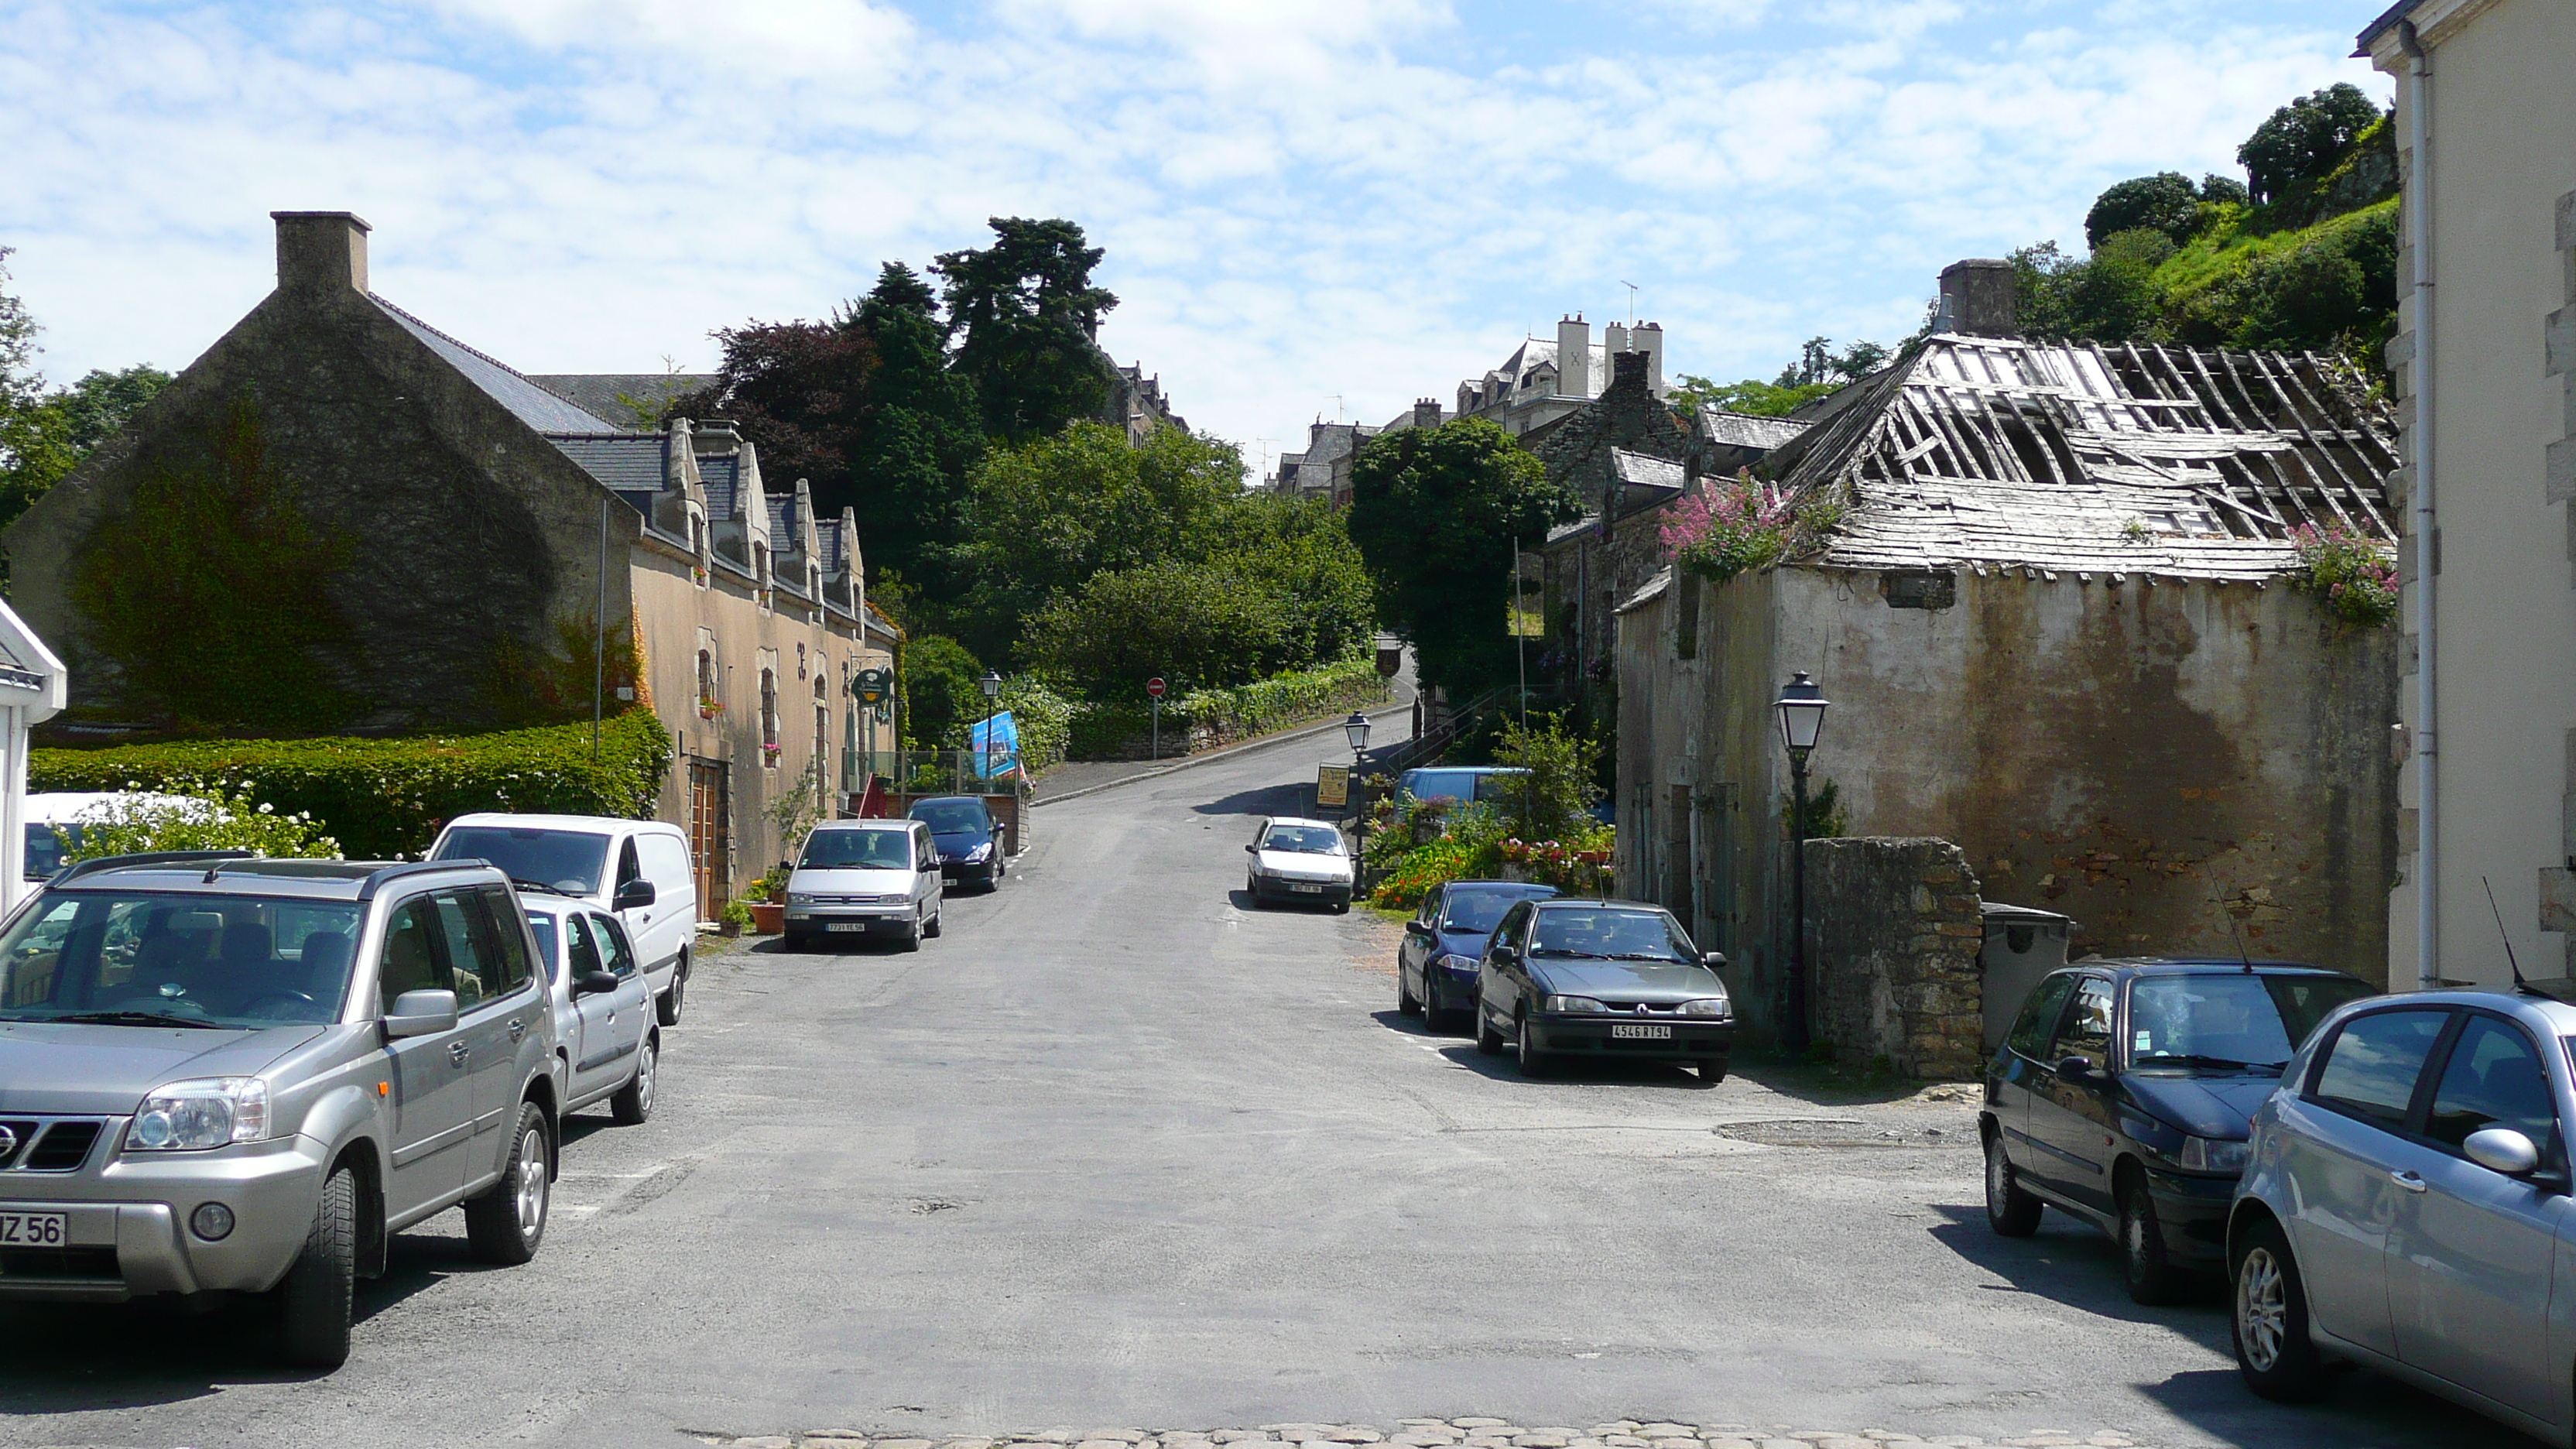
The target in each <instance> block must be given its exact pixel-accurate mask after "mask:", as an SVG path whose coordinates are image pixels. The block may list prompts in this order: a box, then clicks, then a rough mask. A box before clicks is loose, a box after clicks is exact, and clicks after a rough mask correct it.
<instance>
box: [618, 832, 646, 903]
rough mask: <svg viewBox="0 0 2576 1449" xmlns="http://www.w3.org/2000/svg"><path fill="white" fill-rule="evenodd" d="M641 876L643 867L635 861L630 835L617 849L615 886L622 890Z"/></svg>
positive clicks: (642, 875) (633, 844)
mask: <svg viewBox="0 0 2576 1449" xmlns="http://www.w3.org/2000/svg"><path fill="white" fill-rule="evenodd" d="M643 878H644V870H643V867H641V866H639V865H637V864H636V863H635V837H633V836H631V835H630V836H628V837H627V838H626V843H625V844H624V845H622V846H620V847H618V850H617V888H618V889H619V890H624V889H626V888H627V887H628V886H630V885H633V884H634V883H635V882H637V881H639V880H642V879H643ZM612 899H613V898H612Z"/></svg>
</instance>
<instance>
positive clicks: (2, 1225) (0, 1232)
mask: <svg viewBox="0 0 2576 1449" xmlns="http://www.w3.org/2000/svg"><path fill="white" fill-rule="evenodd" d="M69 1222H70V1219H68V1218H66V1217H64V1216H63V1215H62V1214H61V1213H0V1248H59V1247H61V1246H62V1245H63V1235H64V1233H65V1232H66V1231H67V1224H68V1223H69Z"/></svg>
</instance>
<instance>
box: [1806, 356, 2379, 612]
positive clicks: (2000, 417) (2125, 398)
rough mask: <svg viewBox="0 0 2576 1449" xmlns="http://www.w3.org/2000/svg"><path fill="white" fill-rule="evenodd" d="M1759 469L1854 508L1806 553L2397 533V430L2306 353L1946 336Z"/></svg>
mask: <svg viewBox="0 0 2576 1449" xmlns="http://www.w3.org/2000/svg"><path fill="white" fill-rule="evenodd" d="M1843 391H1844V392H1846V393H1850V394H1852V395H1853V396H1852V397H1851V400H1850V401H1849V403H1848V404H1847V405H1845V406H1843V407H1841V408H1839V409H1838V410H1836V411H1835V412H1834V413H1833V414H1832V415H1831V416H1829V417H1826V418H1823V419H1821V420H1819V421H1818V422H1816V424H1815V425H1814V426H1813V427H1811V428H1809V429H1808V430H1807V431H1806V432H1805V433H1804V434H1802V435H1800V436H1799V437H1798V438H1797V439H1795V440H1794V441H1792V442H1790V443H1788V444H1786V445H1785V446H1783V447H1781V448H1779V449H1777V450H1775V451H1774V452H1773V453H1771V455H1770V456H1769V457H1768V458H1766V459H1764V461H1763V462H1762V464H1761V465H1760V467H1759V468H1758V469H1757V472H1759V473H1760V474H1761V475H1762V476H1764V477H1766V478H1769V479H1774V480H1777V481H1778V483H1779V484H1780V486H1781V487H1782V488H1783V490H1784V491H1785V492H1786V493H1788V494H1789V495H1790V496H1791V497H1792V498H1794V499H1798V500H1802V501H1803V500H1805V499H1809V498H1829V499H1833V500H1834V501H1837V502H1841V503H1843V504H1845V505H1846V511H1845V513H1844V515H1843V518H1842V520H1841V522H1840V523H1838V524H1837V525H1836V527H1835V528H1834V530H1833V532H1832V533H1831V534H1830V535H1829V536H1828V538H1827V540H1826V543H1825V547H1824V548H1823V550H1822V551H1821V552H1820V553H1819V554H1818V555H1816V556H1815V557H1813V558H1812V559H1811V560H1809V561H1810V562H1815V563H1822V564H1827V565H1841V566H1846V567H1853V568H1870V569H1885V568H1924V567H1949V566H1958V565H1964V566H1966V567H1968V568H1970V569H1972V570H1974V571H1976V572H1979V573H1982V572H1984V571H1985V570H1986V569H1987V568H1988V567H1990V566H1992V567H2018V568H2023V569H2025V570H2026V571H2030V572H2034V573H2036V572H2049V573H2051V574H2052V576H2053V574H2054V572H2055V571H2061V570H2063V571H2069V572H2075V573H2078V574H2079V575H2081V576H2085V577H2089V576H2090V575H2091V574H2092V573H2094V572H2100V573H2105V574H2110V575H2115V576H2125V575H2127V574H2130V573H2139V574H2146V575H2150V576H2155V575H2168V576H2172V577H2176V578H2211V579H2246V580H2253V579H2265V578H2270V577H2273V576H2276V575H2278V574H2280V573H2282V572H2284V571H2285V570H2287V569H2288V568H2290V567H2291V566H2292V565H2293V564H2294V562H2295V552H2294V550H2293V548H2292V546H2291V543H2290V537H2291V533H2292V531H2293V530H2294V529H2297V528H2299V527H2301V526H2303V525H2318V524H2339V525H2341V526H2343V527H2345V528H2348V529H2350V530H2352V531H2353V532H2356V533H2359V534H2361V535H2363V536H2365V537H2368V538H2372V539H2377V540H2382V541H2390V540H2393V539H2394V538H2395V537H2396V530H2395V528H2394V527H2393V525H2392V520H2391V514H2390V508H2389V500H2388V496H2387V487H2386V480H2387V477H2388V474H2389V472H2390V470H2392V469H2394V468H2395V467H2396V466H2397V461H2398V460H2397V452H2396V430H2395V427H2394V425H2393V424H2392V422H2391V421H2390V419H2389V417H2388V414H2387V411H2386V409H2385V407H2383V406H2381V405H2379V404H2375V403H2370V402H2368V401H2366V399H2367V396H2368V393H2367V390H2366V389H2365V388H2364V387H2363V386H2362V383H2361V380H2360V378H2359V377H2358V376H2357V375H2355V374H2354V373H2353V371H2352V369H2351V368H2350V367H2349V366H2348V365H2346V364H2344V363H2342V362H2340V361H2335V360H2327V359H2321V358H2319V357H2318V356H2317V355H2316V354H2314V353H2298V354H2290V353H2280V352H2198V351H2193V350H2190V349H2185V348H2165V347H2160V346H2154V345H2139V344H2124V345H2122V346H2120V347H2118V348H2116V349H2113V348H2106V347H2103V346H2100V345H2098V344H2091V343H2074V344H2066V343H2032V342H2022V341H2017V340H2013V339H2008V338H1992V337H1966V336H1957V335H1950V334H1943V335H1938V336H1934V337H1931V338H1928V339H1926V340H1925V341H1923V342H1921V343H1918V344H1916V345H1915V346H1914V347H1913V348H1911V349H1909V350H1908V351H1907V352H1906V353H1905V354H1904V355H1903V356H1902V357H1900V358H1899V359H1898V360H1897V361H1896V362H1895V363H1893V364H1892V365H1890V366H1888V367H1887V368H1884V369H1882V370H1881V371H1879V372H1877V373H1875V374H1873V375H1871V376H1869V377H1867V378H1864V379H1862V380H1861V381H1859V382H1856V383H1853V384H1852V385H1851V386H1850V387H1848V388H1846V389H1844V390H1843Z"/></svg>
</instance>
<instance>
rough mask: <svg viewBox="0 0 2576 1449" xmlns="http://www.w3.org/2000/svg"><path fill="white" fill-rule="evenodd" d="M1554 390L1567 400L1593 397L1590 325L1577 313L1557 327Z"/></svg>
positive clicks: (1559, 323) (1560, 321)
mask: <svg viewBox="0 0 2576 1449" xmlns="http://www.w3.org/2000/svg"><path fill="white" fill-rule="evenodd" d="M1556 390H1557V391H1558V392H1559V393H1561V394H1563V395H1564V396H1566V397H1590V396H1592V324H1591V323H1589V322H1586V321H1584V320H1583V314H1582V313H1580V312H1577V313H1575V314H1574V315H1573V316H1571V317H1566V318H1563V319H1560V320H1559V321H1558V322H1557V324H1556Z"/></svg>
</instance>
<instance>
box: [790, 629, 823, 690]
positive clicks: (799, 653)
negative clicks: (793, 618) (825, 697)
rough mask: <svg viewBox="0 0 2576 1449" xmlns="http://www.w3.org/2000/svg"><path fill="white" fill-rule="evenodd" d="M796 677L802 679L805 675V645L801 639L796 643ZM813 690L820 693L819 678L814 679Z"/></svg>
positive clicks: (820, 683) (820, 684)
mask: <svg viewBox="0 0 2576 1449" xmlns="http://www.w3.org/2000/svg"><path fill="white" fill-rule="evenodd" d="M796 677H797V678H799V679H803V678H804V677H805V645H804V643H803V642H802V641H799V642H798V644H797V645H796ZM814 692H815V693H817V694H820V693H822V682H821V681H820V680H817V681H815V691H814Z"/></svg>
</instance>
